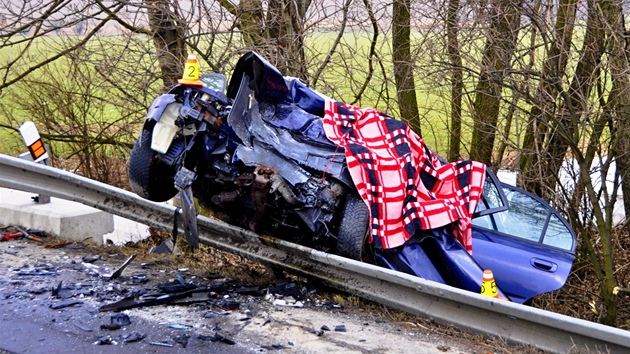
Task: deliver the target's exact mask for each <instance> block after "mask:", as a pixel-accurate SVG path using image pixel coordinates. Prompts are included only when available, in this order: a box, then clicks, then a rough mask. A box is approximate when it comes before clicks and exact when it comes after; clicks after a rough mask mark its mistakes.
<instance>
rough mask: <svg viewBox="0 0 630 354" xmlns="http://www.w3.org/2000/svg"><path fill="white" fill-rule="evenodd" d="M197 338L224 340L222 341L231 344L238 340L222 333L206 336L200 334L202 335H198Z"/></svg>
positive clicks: (212, 340)
mask: <svg viewBox="0 0 630 354" xmlns="http://www.w3.org/2000/svg"><path fill="white" fill-rule="evenodd" d="M197 338H199V339H201V340H209V341H211V342H222V343H225V344H229V345H234V344H236V342H235V341H233V340H232V339H230V338H226V337H224V336H222V335H220V334H219V333H215V334H214V335H211V336H206V335H203V334H200V335H198V336H197Z"/></svg>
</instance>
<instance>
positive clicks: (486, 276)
mask: <svg viewBox="0 0 630 354" xmlns="http://www.w3.org/2000/svg"><path fill="white" fill-rule="evenodd" d="M481 294H482V295H486V296H490V297H495V298H499V292H498V291H497V283H495V281H494V275H493V274H492V271H491V270H488V269H486V270H484V271H483V281H482V282H481Z"/></svg>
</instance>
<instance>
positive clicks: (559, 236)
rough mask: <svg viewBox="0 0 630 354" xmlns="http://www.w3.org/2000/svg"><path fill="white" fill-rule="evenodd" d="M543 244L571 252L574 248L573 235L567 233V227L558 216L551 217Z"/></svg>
mask: <svg viewBox="0 0 630 354" xmlns="http://www.w3.org/2000/svg"><path fill="white" fill-rule="evenodd" d="M543 243H544V244H545V245H549V246H554V247H558V248H563V249H565V250H570V249H571V248H572V247H573V235H572V234H571V233H570V232H567V227H566V226H565V225H564V223H563V222H562V221H561V220H560V218H558V216H556V215H551V219H550V220H549V225H548V226H547V231H546V232H545V237H544V238H543Z"/></svg>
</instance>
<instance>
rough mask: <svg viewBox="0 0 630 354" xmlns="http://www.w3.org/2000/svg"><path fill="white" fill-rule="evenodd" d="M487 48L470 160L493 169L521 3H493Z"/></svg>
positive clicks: (497, 1)
mask: <svg viewBox="0 0 630 354" xmlns="http://www.w3.org/2000/svg"><path fill="white" fill-rule="evenodd" d="M491 4H492V5H489V6H491V9H490V10H489V11H492V17H491V19H490V20H491V23H490V29H489V33H488V35H487V41H486V47H485V50H484V53H483V57H482V61H481V68H480V71H481V74H480V77H479V81H478V83H477V86H476V89H475V92H476V95H475V102H474V106H473V107H474V110H473V120H474V129H473V135H472V144H471V145H472V148H471V150H470V158H471V159H473V160H477V161H481V162H483V163H485V164H488V165H490V164H491V163H492V149H493V147H494V140H495V136H496V131H497V122H498V120H499V107H500V102H501V89H502V86H503V78H504V71H505V70H506V69H507V68H509V67H510V60H511V58H512V55H513V53H514V49H515V47H516V38H517V34H518V28H519V27H520V12H519V3H513V2H512V1H510V0H494V1H491Z"/></svg>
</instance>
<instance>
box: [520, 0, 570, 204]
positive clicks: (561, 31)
mask: <svg viewBox="0 0 630 354" xmlns="http://www.w3.org/2000/svg"><path fill="white" fill-rule="evenodd" d="M576 7H577V0H561V1H560V3H559V4H558V17H557V20H556V25H555V28H554V31H553V35H552V37H551V38H550V41H549V42H550V43H546V45H547V46H548V49H547V57H546V58H545V61H544V63H543V69H542V73H541V78H540V83H539V85H538V90H537V91H536V96H535V98H534V102H535V104H534V105H533V106H532V109H531V111H530V116H529V122H528V124H527V130H526V132H525V137H524V139H523V147H522V155H521V158H520V169H521V172H522V174H521V180H520V183H521V184H522V185H523V186H524V187H525V189H527V190H528V191H531V192H533V193H534V194H536V195H538V196H543V187H544V186H546V185H548V183H552V185H553V184H555V179H553V180H552V181H546V180H543V179H542V176H541V174H540V170H541V168H542V166H541V164H542V163H543V162H544V160H545V158H541V155H542V154H543V144H544V143H545V134H546V133H547V129H548V125H549V123H550V122H551V121H553V119H554V116H555V114H556V113H557V106H556V99H557V98H558V97H559V93H560V91H561V90H562V78H563V77H564V75H565V71H566V66H567V62H568V58H569V53H570V49H571V44H572V43H573V29H574V23H575V14H576ZM543 17H544V16H539V17H537V18H535V19H534V20H536V21H542V20H544V18H543Z"/></svg>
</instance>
